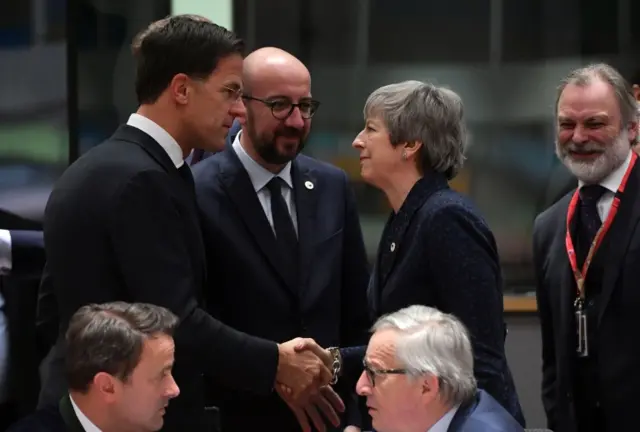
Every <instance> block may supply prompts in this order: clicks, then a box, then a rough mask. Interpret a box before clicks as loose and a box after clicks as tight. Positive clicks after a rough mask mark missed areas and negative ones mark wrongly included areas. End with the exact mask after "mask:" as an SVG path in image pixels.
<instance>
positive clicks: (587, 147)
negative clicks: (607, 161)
mask: <svg viewBox="0 0 640 432" xmlns="http://www.w3.org/2000/svg"><path fill="white" fill-rule="evenodd" d="M564 150H565V152H571V153H604V151H605V150H606V147H605V146H604V145H602V144H598V143H597V142H593V141H589V142H587V143H585V144H577V143H575V142H573V141H572V142H569V143H568V144H566V145H565V146H564Z"/></svg>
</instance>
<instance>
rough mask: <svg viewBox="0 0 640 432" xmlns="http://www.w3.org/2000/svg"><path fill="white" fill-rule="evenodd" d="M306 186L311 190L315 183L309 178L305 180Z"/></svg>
mask: <svg viewBox="0 0 640 432" xmlns="http://www.w3.org/2000/svg"><path fill="white" fill-rule="evenodd" d="M304 187H306V188H307V189H309V190H311V189H313V183H311V182H310V181H309V180H307V181H306V182H304Z"/></svg>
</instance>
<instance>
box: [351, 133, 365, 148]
mask: <svg viewBox="0 0 640 432" xmlns="http://www.w3.org/2000/svg"><path fill="white" fill-rule="evenodd" d="M360 134H362V132H360V133H359V134H358V135H356V137H355V138H354V139H353V142H352V143H351V147H353V148H354V149H356V150H362V149H363V148H364V143H363V142H362V138H360Z"/></svg>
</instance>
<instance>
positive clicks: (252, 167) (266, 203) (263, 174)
mask: <svg viewBox="0 0 640 432" xmlns="http://www.w3.org/2000/svg"><path fill="white" fill-rule="evenodd" d="M241 134H242V131H240V132H239V133H238V135H236V139H235V140H234V141H233V150H234V151H235V152H236V154H237V155H238V159H240V163H242V166H244V169H245V170H247V173H248V174H249V178H250V179H251V184H253V188H254V190H255V191H256V194H258V200H259V201H260V205H262V209H263V210H264V214H265V215H266V216H267V220H268V221H269V224H270V225H271V228H272V229H273V230H274V233H275V228H274V225H273V213H272V212H271V193H270V192H269V189H267V183H269V182H270V181H271V179H272V178H274V177H276V174H274V173H272V172H271V171H269V170H267V169H265V168H264V167H263V166H262V165H260V164H259V163H258V162H256V161H254V160H253V159H252V158H251V156H249V153H247V152H246V150H245V149H244V147H242V144H240V135H241ZM277 177H280V178H281V179H282V180H284V182H285V183H286V185H287V186H288V187H283V188H282V197H283V198H284V201H285V202H286V203H287V208H288V209H289V215H290V216H291V220H292V221H293V228H294V229H295V230H296V234H298V217H297V213H296V205H295V202H294V199H293V180H292V179H291V162H289V163H287V164H286V165H285V166H284V168H282V171H280V172H279V173H278V174H277Z"/></svg>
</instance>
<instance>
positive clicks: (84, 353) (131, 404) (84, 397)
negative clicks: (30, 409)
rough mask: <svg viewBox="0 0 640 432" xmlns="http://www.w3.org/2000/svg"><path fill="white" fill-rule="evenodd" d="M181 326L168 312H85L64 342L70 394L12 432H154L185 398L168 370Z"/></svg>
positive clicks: (138, 307)
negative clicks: (174, 404) (174, 402)
mask: <svg viewBox="0 0 640 432" xmlns="http://www.w3.org/2000/svg"><path fill="white" fill-rule="evenodd" d="M177 324H178V318H177V317H176V316H175V315H174V314H172V313H171V312H169V311H168V310H167V309H165V308H162V307H159V306H153V305H148V304H142V303H134V304H127V303H123V302H115V303H105V304H102V305H87V306H84V307H82V308H80V310H78V312H76V313H75V314H74V315H73V317H72V318H71V321H70V323H69V328H68V330H67V334H66V342H67V345H66V370H65V375H66V378H67V381H68V383H69V388H68V392H67V393H66V394H65V395H64V396H63V397H62V398H61V399H60V401H59V403H57V404H55V405H51V406H49V407H47V408H44V409H41V410H39V411H36V412H35V413H34V414H32V415H30V416H28V417H26V418H24V419H23V420H21V421H20V422H18V423H17V424H16V425H14V426H13V427H12V428H11V429H10V431H11V432H62V431H73V432H80V431H84V432H96V431H102V432H111V431H113V432H116V431H130V432H152V431H157V430H160V428H161V427H162V424H163V416H164V412H165V409H166V407H167V405H168V404H169V401H170V400H171V399H173V398H175V397H176V396H178V394H179V393H180V390H179V389H178V386H177V385H176V382H175V381H174V379H173V376H172V374H171V370H172V368H173V361H174V350H175V347H174V343H173V332H174V330H175V328H176V326H177Z"/></svg>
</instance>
